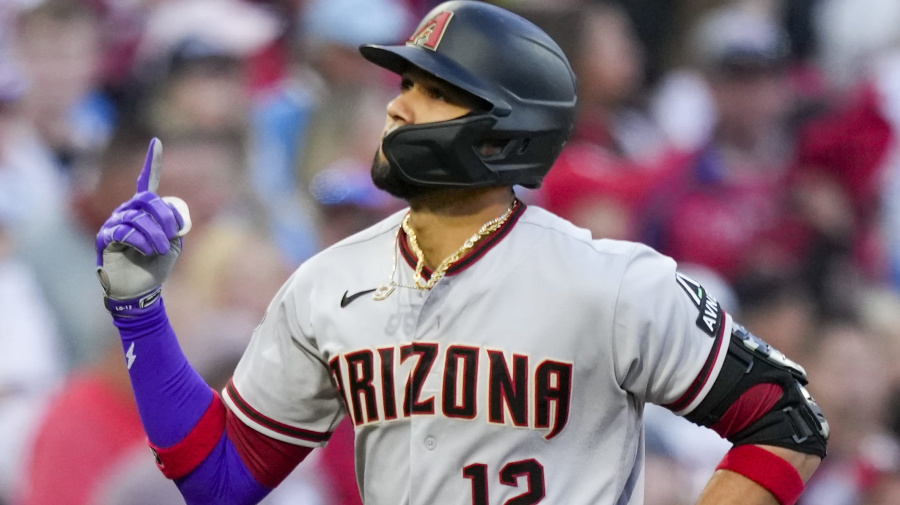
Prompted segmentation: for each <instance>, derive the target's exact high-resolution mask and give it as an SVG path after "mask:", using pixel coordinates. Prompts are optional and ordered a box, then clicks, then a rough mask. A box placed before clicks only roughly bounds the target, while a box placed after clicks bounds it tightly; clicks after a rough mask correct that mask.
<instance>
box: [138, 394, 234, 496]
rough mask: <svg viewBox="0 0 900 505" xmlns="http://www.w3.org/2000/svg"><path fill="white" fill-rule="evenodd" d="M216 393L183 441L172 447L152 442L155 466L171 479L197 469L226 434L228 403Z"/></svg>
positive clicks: (151, 447)
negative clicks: (226, 407) (226, 404)
mask: <svg viewBox="0 0 900 505" xmlns="http://www.w3.org/2000/svg"><path fill="white" fill-rule="evenodd" d="M213 393H215V394H214V396H213V399H212V402H211V403H210V404H209V408H207V409H206V413H205V414H203V417H201V418H200V420H199V421H198V422H197V425H196V426H194V429H193V430H191V432H190V433H188V434H187V436H185V437H184V439H182V440H181V442H178V443H177V444H175V445H173V446H171V447H158V446H156V445H153V444H152V443H150V450H152V451H153V455H154V456H156V466H158V467H159V469H160V470H162V473H163V475H165V476H166V477H168V478H170V479H179V478H181V477H184V476H185V475H187V474H189V473H191V472H193V471H194V469H195V468H197V467H198V466H200V463H203V461H204V460H205V459H206V457H207V456H209V453H211V452H212V450H213V449H215V447H216V445H218V443H219V440H221V439H222V435H224V434H225V404H224V403H223V402H222V398H221V397H220V396H219V393H216V392H215V391H213Z"/></svg>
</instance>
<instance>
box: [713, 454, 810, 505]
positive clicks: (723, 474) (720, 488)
mask: <svg viewBox="0 0 900 505" xmlns="http://www.w3.org/2000/svg"><path fill="white" fill-rule="evenodd" d="M760 447H763V448H764V449H766V450H768V451H769V452H772V453H774V454H775V455H777V456H779V457H780V458H782V459H783V460H785V461H787V462H788V463H790V464H791V466H793V467H794V468H795V469H796V470H797V473H798V474H799V475H800V478H801V479H802V481H803V482H804V483H805V482H806V481H807V480H809V478H810V476H812V474H813V472H815V471H816V468H818V466H819V463H820V462H821V461H822V460H821V458H819V457H818V456H815V455H812V454H804V453H802V452H797V451H792V450H789V449H784V448H781V447H773V446H760ZM697 505H782V504H781V502H780V501H779V500H778V499H777V498H776V497H775V495H774V494H772V492H770V491H769V490H767V489H766V488H765V487H763V486H761V485H760V484H758V483H756V482H754V481H753V480H751V479H749V478H748V477H745V476H743V475H741V474H739V473H736V472H733V471H730V470H717V471H716V472H715V473H714V474H713V476H712V478H711V479H710V481H709V483H708V484H707V486H706V488H705V489H704V490H703V493H702V494H701V495H700V500H699V501H698V502H697ZM783 505H787V504H783Z"/></svg>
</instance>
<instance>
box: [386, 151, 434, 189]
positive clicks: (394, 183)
mask: <svg viewBox="0 0 900 505" xmlns="http://www.w3.org/2000/svg"><path fill="white" fill-rule="evenodd" d="M372 182H373V183H374V184H375V187H376V188H378V189H380V190H382V191H385V192H387V193H388V194H389V195H391V196H394V197H396V198H400V199H401V200H406V201H407V202H408V201H410V200H411V199H415V198H417V197H420V196H422V195H424V194H426V193H430V192H432V191H433V190H432V189H431V188H423V187H421V186H415V185H412V184H410V183H408V182H406V181H405V180H403V179H402V178H401V177H400V175H399V174H398V173H397V170H396V169H394V168H393V167H392V166H391V164H390V162H388V160H387V158H385V156H384V153H383V152H382V151H381V149H380V148H379V149H378V150H377V151H376V152H375V159H374V160H372Z"/></svg>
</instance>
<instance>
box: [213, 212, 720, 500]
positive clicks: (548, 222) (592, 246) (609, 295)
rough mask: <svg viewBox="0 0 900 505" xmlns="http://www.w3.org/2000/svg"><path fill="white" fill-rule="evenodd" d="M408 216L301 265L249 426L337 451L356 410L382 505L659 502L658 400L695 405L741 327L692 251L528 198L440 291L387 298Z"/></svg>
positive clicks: (241, 373) (278, 311) (250, 385)
mask: <svg viewBox="0 0 900 505" xmlns="http://www.w3.org/2000/svg"><path fill="white" fill-rule="evenodd" d="M403 215H404V212H400V213H398V214H395V215H393V216H391V217H390V218H388V219H387V220H385V221H383V222H382V223H380V224H378V225H375V226H374V227H372V228H370V229H368V230H365V231H363V232H361V233H359V234H357V235H354V236H352V237H350V238H348V239H346V240H344V241H342V242H340V243H338V244H336V245H335V246H333V247H331V248H329V249H327V250H325V251H323V252H322V253H320V254H319V255H317V256H316V257H314V258H312V259H311V260H309V261H308V262H306V263H305V264H304V265H302V266H301V267H300V268H299V269H298V270H297V271H296V272H295V274H294V275H293V276H292V277H291V278H290V280H289V281H288V282H287V283H286V284H285V285H284V287H283V288H282V289H281V290H280V292H279V293H278V295H277V296H276V297H275V299H274V300H273V302H272V303H271V305H270V306H269V309H268V311H267V314H266V317H265V319H264V320H263V322H262V323H261V324H260V326H259V327H258V328H257V330H256V331H255V333H254V335H253V339H252V341H251V343H250V346H249V348H248V349H247V352H246V354H245V355H244V357H243V359H242V360H241V362H240V364H239V365H238V367H237V370H236V372H235V375H234V379H233V381H232V383H231V384H230V385H229V386H228V387H227V388H226V389H225V391H224V394H223V397H224V398H225V401H226V403H227V404H228V406H229V408H231V409H232V411H234V413H235V414H236V415H237V416H238V417H240V419H242V420H243V421H244V422H245V423H247V424H248V425H250V426H251V427H253V428H255V429H256V430H259V431H260V432H262V433H265V434H267V435H269V436H271V437H274V438H276V439H279V440H283V441H286V442H290V443H294V444H299V445H305V446H320V445H324V444H325V443H326V442H327V440H328V437H329V436H330V433H331V432H332V431H333V430H334V429H335V427H336V426H337V425H338V423H339V422H340V421H341V419H342V418H343V417H344V416H346V415H349V416H350V417H351V419H352V421H353V422H354V424H355V429H356V467H357V481H358V483H359V486H360V490H361V493H362V495H363V499H364V501H365V503H367V504H369V505H373V504H374V505H397V504H435V503H440V504H457V505H472V504H478V505H487V504H507V503H508V504H519V505H523V504H532V503H554V504H559V503H565V504H591V505H624V504H628V505H637V504H641V503H643V451H644V448H643V441H644V437H643V425H642V412H643V406H644V404H645V403H646V402H653V403H657V404H661V405H666V406H668V407H669V408H670V409H671V410H673V411H675V412H676V413H677V414H680V415H684V414H687V413H688V412H690V411H691V410H692V409H693V408H694V407H695V406H696V405H697V404H698V403H699V402H700V401H701V400H702V399H703V397H704V395H705V394H706V392H707V390H708V389H709V387H711V385H712V382H713V381H714V380H715V377H716V376H717V374H718V371H719V368H720V367H721V364H722V361H723V360H724V355H725V352H724V349H725V346H727V341H728V339H727V338H723V336H724V335H730V332H731V324H732V323H731V320H730V316H728V315H727V314H726V313H725V312H724V311H722V310H721V308H720V307H719V306H718V304H717V303H716V301H715V300H714V299H713V298H712V297H709V296H707V295H706V293H705V291H704V290H703V289H702V287H700V286H699V285H697V283H695V282H694V281H692V280H691V279H689V278H687V277H684V276H681V275H679V274H677V273H676V270H675V263H674V261H672V260H671V259H669V258H667V257H665V256H662V255H660V254H659V253H657V252H655V251H653V250H652V249H650V248H648V247H646V246H643V245H640V244H636V243H630V242H622V241H611V240H592V238H591V237H590V234H589V233H588V232H587V231H585V230H581V229H579V228H576V227H575V226H573V225H572V224H570V223H568V222H567V221H564V220H562V219H560V218H558V217H556V216H554V215H553V214H550V213H548V212H546V211H544V210H542V209H540V208H537V207H533V206H532V207H527V208H526V207H525V206H524V205H519V207H518V208H517V209H516V211H515V212H514V213H513V215H512V216H511V217H510V219H509V221H507V222H506V223H505V224H504V226H503V227H502V228H501V229H500V230H498V231H497V232H496V233H495V234H493V235H492V236H490V237H488V238H486V239H483V240H482V242H480V243H478V244H476V247H475V249H474V250H473V251H472V252H471V253H470V254H469V255H468V256H466V257H465V258H464V259H463V260H462V261H460V262H459V263H458V264H456V265H454V266H453V267H452V268H451V269H450V270H449V272H448V275H447V276H446V277H445V278H444V279H443V280H441V281H440V282H439V283H438V284H437V285H436V286H435V287H434V288H433V289H432V290H430V291H422V290H417V289H413V288H404V287H400V288H397V289H396V290H395V291H394V292H393V293H392V294H391V295H390V296H389V297H388V298H387V299H385V300H381V301H379V300H375V299H374V298H373V296H372V292H371V291H372V290H374V289H375V288H376V287H378V286H380V285H383V284H385V282H386V281H387V280H388V278H389V276H390V274H391V269H392V266H393V265H392V263H391V262H392V258H394V252H395V251H399V256H398V259H397V261H398V263H399V264H398V265H397V272H396V276H397V277H396V280H397V282H398V283H399V284H407V285H412V284H413V280H412V277H413V265H414V264H415V260H414V257H412V256H411V253H410V252H409V249H408V246H407V245H406V241H405V237H404V236H403V235H402V233H401V234H400V235H398V232H397V230H398V228H399V225H400V221H401V219H402V217H403Z"/></svg>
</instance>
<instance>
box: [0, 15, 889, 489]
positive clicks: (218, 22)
mask: <svg viewBox="0 0 900 505" xmlns="http://www.w3.org/2000/svg"><path fill="white" fill-rule="evenodd" d="M436 3H437V2H434V1H432V0H256V1H250V0H243V1H242V0H43V1H42V0H0V505H38V504H55V505H58V504H64V505H81V504H96V505H114V504H121V505H125V504H128V505H141V504H147V505H150V504H154V505H168V504H169V503H172V504H177V503H183V502H182V501H181V500H180V498H179V496H178V494H177V492H176V490H175V487H174V486H173V485H172V484H171V483H170V482H168V481H166V480H165V479H164V478H163V477H162V476H161V474H159V472H158V471H157V470H156V468H155V466H154V465H153V460H152V458H151V457H150V454H149V451H148V450H147V447H146V444H145V440H144V435H143V433H142V430H141V427H140V422H139V419H138V417H137V413H136V408H135V406H134V400H133V397H132V396H131V392H130V388H129V384H128V377H127V375H126V373H125V367H124V366H122V356H121V349H120V347H119V344H118V341H117V336H116V332H115V329H114V328H113V326H112V324H111V323H110V320H109V317H108V315H107V314H106V313H105V311H104V309H103V307H102V303H101V298H102V295H101V292H100V288H99V285H98V283H97V282H96V279H95V278H94V264H95V252H94V246H93V240H94V234H95V233H96V230H98V229H99V227H100V225H101V224H102V222H103V221H104V220H105V218H106V216H107V215H108V214H109V212H110V211H111V210H112V209H113V208H114V207H115V206H116V205H117V204H118V203H119V202H121V201H123V200H125V199H127V198H128V197H129V196H130V195H131V193H132V192H133V187H134V181H135V179H136V176H137V172H138V170H139V169H140V167H141V166H142V162H143V157H144V155H145V153H146V149H147V145H148V143H149V139H150V138H151V137H153V136H158V137H160V138H161V139H162V140H163V143H164V145H165V149H166V151H165V155H164V156H165V172H166V175H165V177H164V178H163V184H162V187H161V188H160V193H161V194H172V195H177V196H180V197H182V198H184V199H185V200H186V201H187V202H188V203H189V204H190V206H191V209H192V215H193V218H194V230H193V231H192V232H191V235H190V237H189V239H188V242H187V247H186V249H185V251H184V254H183V257H182V258H181V260H180V261H179V264H178V266H177V270H178V271H177V272H176V273H175V275H173V278H172V279H171V281H170V282H169V283H167V285H166V289H165V291H166V301H167V306H168V307H169V310H170V316H171V319H172V320H173V324H174V326H175V328H176V329H177V330H178V333H179V338H180V339H181V340H182V343H183V346H184V348H185V351H186V353H187V354H188V355H189V357H190V359H191V360H192V362H193V363H195V365H196V366H197V368H198V369H199V370H200V371H201V373H202V374H203V375H204V376H205V377H206V378H207V380H208V381H210V383H211V384H222V383H223V382H224V381H225V380H226V379H227V378H228V377H229V375H230V372H231V370H232V368H233V366H234V364H235V362H236V360H237V359H238V357H239V356H240V353H241V351H242V349H243V347H244V346H245V345H246V342H247V338H248V335H249V333H250V331H251V330H252V328H253V327H254V326H255V324H256V322H257V321H258V319H259V318H260V316H261V314H262V312H263V310H264V309H265V306H266V304H267V302H268V300H269V298H270V297H271V296H272V295H273V294H274V292H275V290H276V289H277V288H278V286H279V285H280V284H281V282H283V281H284V279H285V278H286V276H287V275H288V274H289V272H290V271H292V270H293V269H294V268H296V266H297V265H298V264H300V263H301V262H302V261H304V260H305V259H306V258H308V257H309V256H310V255H312V254H314V253H315V252H316V251H318V250H320V249H321V248H323V247H326V246H327V245H329V244H331V243H333V242H334V241H336V240H338V239H339V238H341V237H343V236H346V235H348V234H350V233H352V232H353V231H355V230H358V229H361V228H363V227H365V226H367V225H368V224H371V223H373V222H375V221H377V220H378V219H380V218H381V217H382V216H384V215H386V214H388V213H390V212H393V211H394V210H396V209H398V208H400V207H401V203H400V202H397V201H394V200H392V199H391V198H389V197H386V196H385V195H383V194H381V193H379V192H377V191H376V190H374V188H373V187H372V186H371V183H370V181H369V178H368V168H369V164H370V162H371V159H372V155H373V153H374V149H375V146H376V145H377V142H378V140H379V137H380V133H381V129H382V125H383V121H384V106H385V104H386V103H387V101H388V100H389V99H390V97H391V96H392V95H393V94H394V93H396V91H397V89H398V82H397V79H396V78H395V77H394V76H391V75H388V74H386V73H384V72H383V71H381V70H379V69H377V68H376V67H374V66H372V65H370V64H368V63H366V62H364V61H363V60H362V58H361V57H360V56H359V55H358V53H357V52H356V47H357V46H358V45H359V44H361V43H368V42H394V41H400V40H403V39H405V38H406V37H407V36H408V35H409V33H411V31H412V29H413V27H414V26H413V25H414V23H415V22H416V20H418V19H419V18H420V17H421V16H422V15H423V14H424V13H425V12H427V11H428V10H429V9H430V8H431V7H432V6H433V5H435V4H436ZM499 3H500V4H501V5H503V6H505V7H508V8H510V9H513V10H516V11H518V12H520V13H522V14H523V15H525V16H526V17H529V18H530V19H532V20H534V21H535V22H537V23H538V24H540V25H541V26H543V27H544V28H545V29H546V30H548V31H549V32H550V33H551V34H552V35H553V36H554V37H555V38H557V40H559V42H560V45H561V46H562V47H563V48H564V50H565V51H566V52H567V54H569V56H570V59H571V60H572V62H573V65H574V66H575V68H576V71H577V73H578V76H579V84H580V88H581V89H580V92H579V93H580V109H579V122H578V126H577V128H576V131H575V134H574V136H573V139H572V141H571V142H570V143H569V145H568V146H567V148H566V150H565V152H564V153H563V156H562V157H561V159H560V161H559V162H558V164H557V166H556V167H555V168H554V170H553V172H551V175H550V177H548V179H547V181H546V184H545V186H544V188H542V189H541V190H538V191H527V192H526V191H521V192H520V197H521V198H522V199H523V200H525V201H527V202H529V203H533V204H537V205H543V206H545V207H547V208H549V209H551V210H553V211H555V212H557V213H559V214H561V215H563V216H564V217H567V218H569V219H571V220H573V221H574V222H576V223H578V224H580V225H582V226H585V227H588V228H590V229H592V230H593V231H594V233H595V236H596V237H608V238H625V239H631V240H639V241H643V242H646V243H648V244H650V245H652V246H654V247H656V248H658V249H659V250H661V251H662V252H664V253H666V254H669V255H671V256H673V257H674V258H675V259H676V260H678V261H679V262H680V264H681V266H682V269H683V270H684V271H685V272H687V273H688V274H690V275H691V276H693V277H694V278H696V279H697V280H699V281H701V282H702V283H703V284H704V285H705V286H706V287H707V289H708V290H709V291H710V292H711V293H713V294H714V295H715V296H716V297H717V298H718V299H719V301H720V302H721V303H722V304H723V305H724V307H725V308H726V309H727V310H729V311H730V312H732V313H733V314H735V316H736V318H737V319H738V320H740V321H741V322H743V323H744V324H745V325H747V326H748V327H749V328H751V329H752V330H753V331H754V332H755V333H757V334H758V335H760V336H761V337H762V338H764V339H766V340H767V341H768V342H769V343H771V344H773V345H774V346H776V347H778V348H779V349H781V350H782V351H784V352H785V353H786V354H788V355H789V356H791V357H792V358H794V359H795V360H797V361H799V362H801V363H803V364H804V365H805V366H806V368H807V370H808V372H809V375H810V377H811V380H812V384H811V387H810V390H811V392H812V393H813V395H814V396H815V397H816V398H817V400H818V401H819V403H820V404H821V406H822V407H823V409H824V410H825V413H826V415H827V416H828V419H829V421H830V422H831V425H832V430H833V438H832V441H831V443H830V445H829V453H830V454H829V457H828V458H827V459H826V460H825V462H824V463H823V465H822V466H821V467H820V469H819V471H818V473H816V475H815V476H814V477H813V479H812V481H811V482H810V483H809V486H808V490H807V493H806V494H805V495H804V497H803V498H802V499H801V504H802V505H889V504H891V505H896V504H900V445H898V441H900V438H898V437H900V366H898V364H900V292H898V290H900V143H898V138H900V137H898V133H900V30H898V29H897V27H898V26H900V2H897V1H896V0H740V1H738V0H735V1H726V0H620V1H619V2H615V1H612V0H609V1H588V0H565V1H564V0H531V1H524V0H519V1H515V0H509V1H504V2H499ZM646 417H647V456H648V459H647V475H646V483H647V501H646V503H647V505H684V504H689V503H692V500H694V499H695V498H696V496H697V495H698V493H699V490H700V487H701V486H702V485H703V483H704V482H705V480H706V479H707V478H708V477H709V475H710V474H711V472H712V469H713V468H714V467H715V464H716V463H717V461H718V459H719V458H720V457H721V456H722V454H724V452H725V450H727V447H728V445H727V443H725V442H723V441H722V440H720V439H718V437H717V436H716V435H715V434H714V433H712V432H710V431H706V430H702V429H700V428H696V427H693V426H692V425H690V424H688V423H687V422H685V421H683V420H681V419H677V418H675V417H674V416H672V415H671V414H669V413H668V412H666V411H664V410H662V409H659V408H656V407H652V406H651V407H648V409H647V413H646ZM351 451H352V434H351V430H350V429H349V428H347V427H346V426H344V427H342V429H341V430H339V432H338V434H337V435H336V436H335V438H334V441H333V442H332V443H331V444H330V445H329V447H328V448H327V449H325V450H322V451H316V452H315V453H314V454H315V455H314V456H313V457H311V458H310V459H309V460H307V462H305V463H304V464H303V465H301V467H300V468H299V469H298V470H297V471H296V472H295V473H294V474H292V476H291V477H289V479H288V480H287V481H286V482H285V484H284V485H283V486H282V487H280V488H279V489H278V490H277V491H276V492H275V493H273V495H272V496H271V497H270V498H268V499H267V501H266V503H268V504H270V505H271V504H292V505H312V504H320V505H345V504H353V503H359V498H358V496H357V495H356V488H355V481H354V477H353V471H352V461H351Z"/></svg>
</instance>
